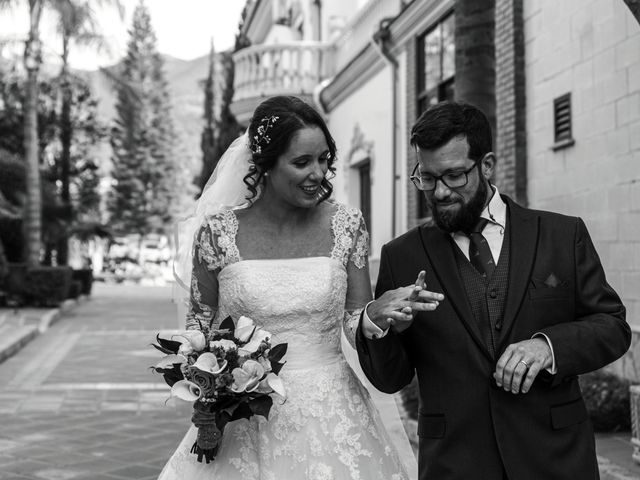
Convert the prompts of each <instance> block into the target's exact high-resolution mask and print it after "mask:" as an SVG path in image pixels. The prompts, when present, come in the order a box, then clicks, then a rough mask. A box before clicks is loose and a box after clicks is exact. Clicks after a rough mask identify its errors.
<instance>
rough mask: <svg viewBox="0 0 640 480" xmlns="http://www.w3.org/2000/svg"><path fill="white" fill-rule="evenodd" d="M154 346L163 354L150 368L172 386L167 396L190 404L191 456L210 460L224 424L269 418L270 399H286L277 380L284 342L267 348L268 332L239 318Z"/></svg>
mask: <svg viewBox="0 0 640 480" xmlns="http://www.w3.org/2000/svg"><path fill="white" fill-rule="evenodd" d="M156 340H157V342H158V343H157V344H152V345H153V346H154V347H155V348H157V349H158V350H160V351H161V352H163V353H165V354H167V355H166V356H165V357H164V358H163V359H162V360H161V361H160V362H159V363H158V364H157V365H155V366H154V367H151V368H152V369H153V370H155V371H156V372H158V373H161V374H162V375H163V377H164V380H165V381H166V382H167V384H168V385H169V386H170V387H171V396H172V397H177V398H180V399H182V400H185V401H188V402H193V416H192V419H191V420H192V422H193V424H194V425H195V426H196V427H197V428H198V435H197V438H196V441H195V443H194V444H193V447H192V448H191V453H194V454H196V455H197V456H198V461H199V462H202V459H203V458H204V459H205V460H206V462H207V463H209V462H210V461H212V460H213V459H214V458H215V456H216V454H217V452H218V448H219V446H220V440H221V439H222V433H223V432H224V428H225V426H226V424H227V423H229V422H231V421H233V420H238V419H241V418H251V417H252V416H253V415H262V416H264V417H265V418H269V411H270V410H271V406H272V405H273V396H276V395H277V396H279V397H281V398H282V399H285V398H286V393H285V389H284V384H283V382H282V379H280V378H279V377H278V373H279V372H280V369H281V368H282V366H283V365H284V363H282V362H280V360H281V359H282V357H283V356H284V354H285V353H286V351H287V344H286V343H281V344H278V345H274V346H272V345H271V334H270V333H269V332H267V331H266V330H263V329H262V328H260V327H258V326H256V325H255V323H254V322H253V320H251V319H250V318H248V317H244V316H242V317H240V318H239V319H238V322H237V325H236V324H234V322H233V320H232V319H231V317H227V318H226V319H225V320H224V321H223V322H222V323H221V324H220V329H219V330H213V329H211V330H205V331H200V330H186V331H184V332H180V333H178V334H175V335H173V336H172V337H171V339H166V338H160V335H159V334H158V335H157V336H156Z"/></svg>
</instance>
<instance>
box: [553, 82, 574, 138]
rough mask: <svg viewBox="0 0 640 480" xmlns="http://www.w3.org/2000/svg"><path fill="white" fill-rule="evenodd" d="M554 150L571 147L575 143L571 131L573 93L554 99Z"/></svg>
mask: <svg viewBox="0 0 640 480" xmlns="http://www.w3.org/2000/svg"><path fill="white" fill-rule="evenodd" d="M553 125H554V141H555V144H554V145H553V149H554V150H558V149H560V148H565V147H570V146H571V145H573V144H574V143H575V141H574V140H573V136H572V133H571V94H570V93H567V94H566V95H562V96H561V97H558V98H556V99H555V100H554V101H553Z"/></svg>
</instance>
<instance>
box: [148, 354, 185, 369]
mask: <svg viewBox="0 0 640 480" xmlns="http://www.w3.org/2000/svg"><path fill="white" fill-rule="evenodd" d="M176 363H180V364H182V363H187V358H186V357H185V356H183V355H167V356H166V357H163V358H162V360H160V361H159V362H158V363H157V364H156V366H155V367H154V368H161V369H164V368H173V365H174V364H176Z"/></svg>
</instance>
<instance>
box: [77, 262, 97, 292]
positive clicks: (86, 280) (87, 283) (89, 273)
mask: <svg viewBox="0 0 640 480" xmlns="http://www.w3.org/2000/svg"><path fill="white" fill-rule="evenodd" d="M73 279H74V280H77V281H79V282H80V283H81V289H80V293H81V294H82V295H91V287H92V285H93V270H91V269H90V268H82V269H78V270H74V271H73Z"/></svg>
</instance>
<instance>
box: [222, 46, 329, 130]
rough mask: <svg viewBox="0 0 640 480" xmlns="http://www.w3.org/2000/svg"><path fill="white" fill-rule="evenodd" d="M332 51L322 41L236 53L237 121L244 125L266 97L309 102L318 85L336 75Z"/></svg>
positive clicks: (235, 110)
mask: <svg viewBox="0 0 640 480" xmlns="http://www.w3.org/2000/svg"><path fill="white" fill-rule="evenodd" d="M332 52H333V51H332V49H331V47H330V46H329V44H327V43H321V42H296V43H288V44H271V45H255V46H251V47H247V48H244V49H242V50H240V51H238V52H236V53H235V54H234V55H233V62H234V64H235V77H234V96H233V105H232V110H233V113H234V114H235V115H236V117H237V119H238V121H239V122H240V123H243V124H245V123H246V122H247V121H248V120H249V118H250V117H251V113H252V112H253V109H254V108H255V107H256V106H257V104H258V103H260V101H261V100H262V99H263V98H265V97H270V96H273V95H296V96H299V97H301V98H303V99H306V100H310V99H311V98H312V95H313V91H314V89H315V88H316V86H317V85H318V84H319V83H320V82H322V81H323V80H324V79H326V78H328V77H330V76H331V75H333V62H332V60H333V54H332Z"/></svg>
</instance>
